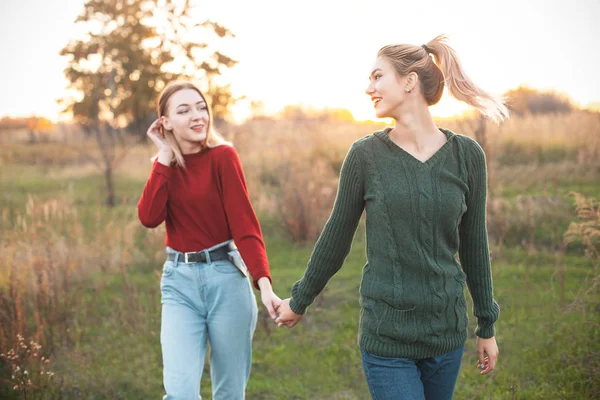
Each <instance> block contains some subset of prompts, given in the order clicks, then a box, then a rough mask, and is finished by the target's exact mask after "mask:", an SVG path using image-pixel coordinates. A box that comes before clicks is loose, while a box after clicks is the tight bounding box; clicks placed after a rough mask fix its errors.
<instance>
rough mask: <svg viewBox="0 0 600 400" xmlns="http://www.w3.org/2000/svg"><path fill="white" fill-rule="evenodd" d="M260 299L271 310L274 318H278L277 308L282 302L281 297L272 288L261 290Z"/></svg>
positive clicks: (270, 313)
mask: <svg viewBox="0 0 600 400" xmlns="http://www.w3.org/2000/svg"><path fill="white" fill-rule="evenodd" d="M260 299H261V301H262V303H263V305H264V306H265V308H266V309H267V311H268V312H269V315H270V316H271V319H272V320H275V318H277V310H278V309H279V305H280V304H281V299H280V298H279V296H277V295H276V294H275V293H274V292H273V291H272V290H261V292H260Z"/></svg>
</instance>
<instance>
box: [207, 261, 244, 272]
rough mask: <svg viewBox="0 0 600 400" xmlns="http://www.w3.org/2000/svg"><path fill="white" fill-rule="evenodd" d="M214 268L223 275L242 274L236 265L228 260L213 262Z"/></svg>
mask: <svg viewBox="0 0 600 400" xmlns="http://www.w3.org/2000/svg"><path fill="white" fill-rule="evenodd" d="M212 267H213V268H214V269H215V271H217V272H220V273H222V274H240V275H241V273H240V271H239V270H238V269H237V267H236V266H235V265H233V263H232V262H231V261H228V260H219V261H213V263H212Z"/></svg>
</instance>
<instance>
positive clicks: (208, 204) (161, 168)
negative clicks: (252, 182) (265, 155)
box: [138, 145, 271, 289]
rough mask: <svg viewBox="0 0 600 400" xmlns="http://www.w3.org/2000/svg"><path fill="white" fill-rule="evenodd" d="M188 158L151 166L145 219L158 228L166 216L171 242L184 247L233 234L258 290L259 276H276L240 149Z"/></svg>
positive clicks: (142, 206) (141, 212) (143, 201)
mask: <svg viewBox="0 0 600 400" xmlns="http://www.w3.org/2000/svg"><path fill="white" fill-rule="evenodd" d="M183 157H184V159H185V166H186V168H179V167H167V166H165V165H163V164H160V163H158V162H155V163H154V165H153V166H152V172H151V174H150V177H149V178H148V182H146V186H145V187H144V191H143V193H142V197H141V198H140V201H139V203H138V217H139V219H140V221H141V223H142V224H143V225H144V226H145V227H148V228H155V227H157V226H158V225H160V224H161V223H162V222H163V221H165V223H166V228H167V237H166V240H165V242H166V244H167V246H169V247H171V248H173V249H175V250H177V251H181V252H189V251H199V250H203V249H206V248H209V247H211V246H214V245H215V244H217V243H221V242H224V241H227V240H230V239H233V240H234V241H235V244H236V245H237V247H238V249H239V251H240V254H241V255H242V258H243V259H244V261H245V262H246V265H247V266H248V269H249V270H250V274H251V275H252V279H253V283H254V286H255V287H256V288H257V289H258V284H257V281H258V280H259V279H260V278H262V277H264V276H266V277H268V278H269V280H270V279H271V275H270V272H269V264H268V261H267V254H266V249H265V243H264V241H263V237H262V232H261V229H260V225H259V223H258V219H257V218H256V214H255V213H254V210H253V208H252V204H251V203H250V198H249V196H248V190H247V188H246V179H245V177H244V172H243V170H242V164H241V162H240V158H239V156H238V154H237V152H236V151H235V149H234V148H233V147H231V146H227V145H222V146H218V147H215V148H212V149H208V150H205V151H202V152H200V153H196V154H186V155H184V156H183Z"/></svg>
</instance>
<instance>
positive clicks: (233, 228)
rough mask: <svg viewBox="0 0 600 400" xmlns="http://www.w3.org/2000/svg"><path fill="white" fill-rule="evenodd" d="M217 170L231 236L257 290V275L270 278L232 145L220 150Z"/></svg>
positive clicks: (239, 164)
mask: <svg viewBox="0 0 600 400" xmlns="http://www.w3.org/2000/svg"><path fill="white" fill-rule="evenodd" d="M218 170H219V174H220V187H221V190H222V200H223V207H224V209H225V215H226V216H227V223H228V225H229V230H230V232H231V236H232V238H233V240H234V241H235V244H236V246H237V247H238V249H239V251H240V254H241V256H242V258H243V259H244V262H245V263H246V265H247V266H248V270H249V271H250V274H251V275H252V280H253V284H254V287H255V288H257V289H259V290H260V289H261V287H260V285H259V284H258V281H259V280H260V279H261V278H266V279H267V280H268V281H269V283H270V282H271V275H270V271H269V262H268V260H267V253H266V248H265V243H264V240H263V237H262V232H261V229H260V224H259V222H258V219H257V217H256V214H255V213H254V209H253V207H252V204H251V202H250V197H249V195H248V190H247V188H246V178H245V176H244V171H243V169H242V163H241V161H240V158H239V156H238V154H237V152H236V151H235V149H234V148H233V147H229V146H227V149H225V150H223V154H222V155H221V157H220V159H219V168H218ZM269 286H270V285H269Z"/></svg>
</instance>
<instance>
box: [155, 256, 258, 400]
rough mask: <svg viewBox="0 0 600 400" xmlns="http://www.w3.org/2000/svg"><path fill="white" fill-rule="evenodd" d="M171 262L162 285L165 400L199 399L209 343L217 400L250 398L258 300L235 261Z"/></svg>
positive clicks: (180, 260) (180, 258)
mask: <svg viewBox="0 0 600 400" xmlns="http://www.w3.org/2000/svg"><path fill="white" fill-rule="evenodd" d="M167 253H176V254H179V257H177V259H175V260H174V261H166V262H165V264H164V267H163V273H162V277H161V282H160V288H161V295H162V321H161V332H160V342H161V346H162V357H163V384H164V387H165V391H166V395H165V396H164V397H163V400H198V399H201V398H202V397H201V396H200V379H201V376H202V371H203V368H204V359H205V356H206V348H207V342H208V343H209V344H210V377H211V383H212V391H213V399H214V400H225V399H226V400H237V399H244V398H245V390H246V384H247V382H248V379H249V377H250V366H251V364H252V336H253V335H254V330H255V328H256V318H257V313H258V310H257V305H256V298H255V297H254V293H253V292H252V287H251V285H250V281H249V280H248V278H246V277H245V276H243V275H242V274H241V273H240V272H239V270H238V269H237V268H236V267H235V266H234V265H233V264H232V263H231V262H230V261H227V260H225V261H220V260H219V261H211V262H207V263H192V264H186V263H185V262H184V261H183V254H182V253H178V252H176V251H175V250H173V249H171V248H169V247H167Z"/></svg>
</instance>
